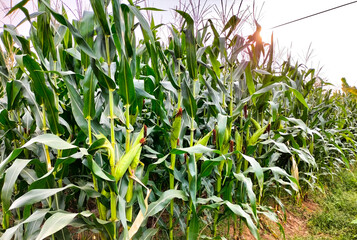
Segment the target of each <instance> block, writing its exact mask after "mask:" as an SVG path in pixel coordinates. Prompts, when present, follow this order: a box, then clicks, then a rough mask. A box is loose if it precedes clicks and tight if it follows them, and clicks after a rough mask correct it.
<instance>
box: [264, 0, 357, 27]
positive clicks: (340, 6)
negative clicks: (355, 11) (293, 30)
mask: <svg viewBox="0 0 357 240" xmlns="http://www.w3.org/2000/svg"><path fill="white" fill-rule="evenodd" d="M354 3H357V1H352V2H349V3H345V4H342V5H339V6H336V7H333V8H329V9H326V10H324V11H321V12H317V13H314V14H311V15H308V16H305V17H302V18H298V19H295V20H292V21H289V22H286V23H283V24H279V25H276V26H274V27H272V28H270V29H275V28H278V27H282V26H285V25H288V24H291V23H294V22H298V21H301V20H304V19H306V18H310V17H314V16H316V15H320V14H322V13H326V12H330V11H333V10H335V9H338V8H342V7H345V6H348V5H351V4H354Z"/></svg>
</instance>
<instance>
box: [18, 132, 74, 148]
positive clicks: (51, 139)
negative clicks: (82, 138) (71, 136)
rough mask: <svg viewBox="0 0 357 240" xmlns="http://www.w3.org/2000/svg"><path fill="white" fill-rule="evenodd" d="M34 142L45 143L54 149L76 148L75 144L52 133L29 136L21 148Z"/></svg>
mask: <svg viewBox="0 0 357 240" xmlns="http://www.w3.org/2000/svg"><path fill="white" fill-rule="evenodd" d="M34 143H42V144H46V145H47V146H49V147H51V148H54V149H71V148H77V146H75V145H72V144H70V143H68V142H66V141H64V140H62V139H61V138H59V137H58V136H56V135H53V134H42V135H39V136H37V137H34V138H31V140H30V141H28V142H27V143H25V144H24V145H23V146H22V148H26V147H28V146H30V145H31V144H34Z"/></svg>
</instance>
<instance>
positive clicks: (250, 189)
mask: <svg viewBox="0 0 357 240" xmlns="http://www.w3.org/2000/svg"><path fill="white" fill-rule="evenodd" d="M233 174H234V177H235V178H237V179H238V181H241V182H244V185H245V189H246V190H247V193H248V197H249V200H250V205H252V209H253V213H254V215H255V217H257V203H256V200H257V199H256V197H255V193H254V191H253V183H252V180H251V179H250V178H248V177H246V176H244V175H243V173H238V174H236V173H233Z"/></svg>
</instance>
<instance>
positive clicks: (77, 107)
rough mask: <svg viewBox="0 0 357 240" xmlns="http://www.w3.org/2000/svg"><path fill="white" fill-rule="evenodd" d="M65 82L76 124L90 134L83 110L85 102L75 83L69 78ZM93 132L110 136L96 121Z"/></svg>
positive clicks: (93, 124)
mask: <svg viewBox="0 0 357 240" xmlns="http://www.w3.org/2000/svg"><path fill="white" fill-rule="evenodd" d="M64 82H65V84H66V87H67V89H68V95H69V97H70V100H71V107H72V114H73V117H74V119H75V121H76V123H77V124H78V126H79V127H80V128H81V130H82V131H83V132H84V133H86V134H87V133H88V123H87V120H86V119H85V118H84V114H83V109H84V104H83V101H82V99H81V97H80V95H79V93H78V92H77V90H76V89H75V87H74V84H73V82H72V81H70V80H69V79H68V78H64ZM92 130H93V133H94V134H99V133H102V134H105V135H107V134H108V130H107V129H103V128H102V126H101V125H100V124H99V123H98V122H96V121H92Z"/></svg>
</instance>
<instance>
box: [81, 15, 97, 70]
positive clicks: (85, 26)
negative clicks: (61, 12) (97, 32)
mask: <svg viewBox="0 0 357 240" xmlns="http://www.w3.org/2000/svg"><path fill="white" fill-rule="evenodd" d="M79 32H80V34H81V35H82V36H83V38H84V40H85V41H86V43H87V44H88V46H89V47H93V37H94V14H93V13H92V12H88V11H85V12H84V14H83V18H82V20H81V21H80V22H79ZM81 62H82V66H83V67H84V69H86V68H88V66H89V65H90V58H89V56H88V55H87V54H86V53H85V52H84V51H83V50H82V51H81Z"/></svg>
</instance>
